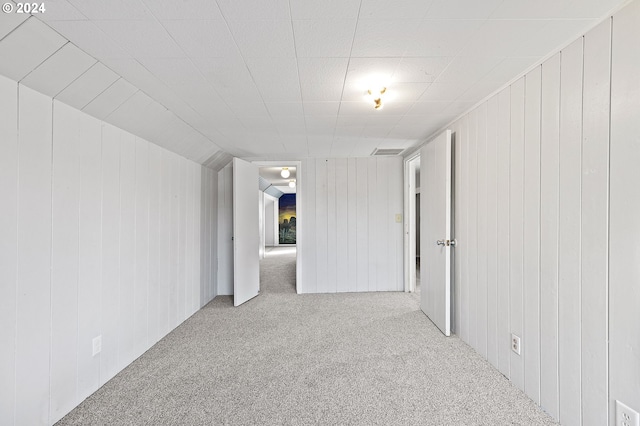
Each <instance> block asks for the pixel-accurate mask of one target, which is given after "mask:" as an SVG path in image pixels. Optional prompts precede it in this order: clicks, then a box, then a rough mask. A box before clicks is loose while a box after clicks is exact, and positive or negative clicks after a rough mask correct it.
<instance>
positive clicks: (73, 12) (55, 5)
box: [27, 0, 88, 22]
mask: <svg viewBox="0 0 640 426" xmlns="http://www.w3.org/2000/svg"><path fill="white" fill-rule="evenodd" d="M44 6H45V12H44V13H38V14H34V16H36V17H37V18H38V19H40V20H41V21H44V22H51V21H60V20H63V21H77V20H84V19H88V18H87V17H86V16H85V15H83V14H82V13H81V12H80V11H79V10H78V9H77V8H76V7H75V6H74V5H72V4H71V3H70V2H69V1H68V0H47V1H46V2H44ZM27 16H29V15H27Z"/></svg>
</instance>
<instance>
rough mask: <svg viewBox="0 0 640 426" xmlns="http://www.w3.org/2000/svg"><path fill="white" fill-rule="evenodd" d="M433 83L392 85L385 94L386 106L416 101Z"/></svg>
mask: <svg viewBox="0 0 640 426" xmlns="http://www.w3.org/2000/svg"><path fill="white" fill-rule="evenodd" d="M430 85H431V83H395V82H394V83H391V84H390V85H389V87H387V90H386V92H385V94H384V98H383V101H384V103H385V104H387V103H394V102H409V101H415V100H417V99H418V98H420V96H422V94H423V93H424V91H425V90H427V88H428V87H429V86H430Z"/></svg>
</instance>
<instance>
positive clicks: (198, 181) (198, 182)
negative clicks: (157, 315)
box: [193, 165, 220, 309]
mask: <svg viewBox="0 0 640 426" xmlns="http://www.w3.org/2000/svg"><path fill="white" fill-rule="evenodd" d="M202 175H203V167H202V166H200V165H197V166H196V176H195V182H194V188H193V194H194V197H195V200H196V202H195V211H194V220H195V227H196V229H195V236H194V242H193V243H194V246H195V256H194V257H195V258H194V260H193V261H194V266H193V267H194V274H195V277H194V281H195V283H194V289H193V293H194V298H195V299H196V300H195V303H196V306H195V309H199V308H201V307H202V306H204V301H203V300H201V299H200V281H201V279H202V277H201V275H200V274H201V271H202V265H201V263H202V258H201V253H202V250H203V248H202V242H201V239H200V234H201V232H202V228H201V220H200V219H201V215H202V210H201V209H202V202H203V200H202V197H201V196H200V194H201V192H202ZM214 179H215V196H216V201H217V202H216V221H215V222H212V224H211V225H212V226H215V225H216V224H217V223H218V216H219V214H220V210H219V209H218V202H219V195H220V194H219V191H220V187H219V186H218V180H219V175H218V174H217V173H216V174H215V176H214ZM216 230H217V231H219V228H218V227H217V226H216ZM218 235H219V233H218V232H216V235H215V237H216V239H215V240H214V241H212V242H211V244H213V246H214V247H215V254H214V258H215V265H216V271H218V270H219V266H218V265H219V262H220V260H219V250H220V249H219V245H218V241H219V239H218ZM218 279H219V275H216V276H215V282H216V283H215V284H216V295H217V294H218V293H217V291H218V286H219V283H218Z"/></svg>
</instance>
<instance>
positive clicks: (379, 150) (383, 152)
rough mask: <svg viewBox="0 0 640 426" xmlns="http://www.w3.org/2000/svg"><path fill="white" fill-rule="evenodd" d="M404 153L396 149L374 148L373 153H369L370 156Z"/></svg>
mask: <svg viewBox="0 0 640 426" xmlns="http://www.w3.org/2000/svg"><path fill="white" fill-rule="evenodd" d="M402 151H404V149H397V148H393V149H390V148H387V149H385V148H376V149H374V150H373V152H372V153H371V155H400V153H401V152H402Z"/></svg>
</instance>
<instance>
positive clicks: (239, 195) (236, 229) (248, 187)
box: [233, 158, 260, 306]
mask: <svg viewBox="0 0 640 426" xmlns="http://www.w3.org/2000/svg"><path fill="white" fill-rule="evenodd" d="M258 215H259V206H258V168H257V167H256V166H254V165H253V164H251V163H249V162H247V161H243V160H240V159H239V158H234V159H233V305H234V306H239V305H241V304H243V303H244V302H246V301H247V300H250V299H252V298H254V297H256V296H257V295H258V293H259V291H260V251H259V250H260V230H259V226H260V223H259V220H260V219H259V216H258Z"/></svg>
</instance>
